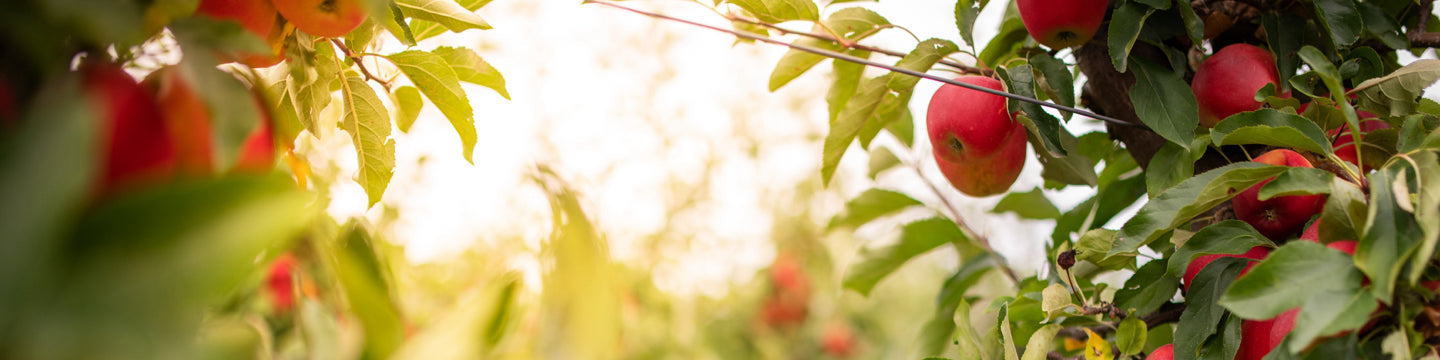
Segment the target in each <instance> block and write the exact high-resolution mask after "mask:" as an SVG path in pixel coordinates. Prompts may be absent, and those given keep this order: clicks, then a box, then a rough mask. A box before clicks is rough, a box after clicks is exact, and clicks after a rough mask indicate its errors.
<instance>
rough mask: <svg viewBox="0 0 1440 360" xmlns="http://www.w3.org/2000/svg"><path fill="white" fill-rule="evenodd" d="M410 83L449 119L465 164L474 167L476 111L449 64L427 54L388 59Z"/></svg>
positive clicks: (409, 54) (400, 55) (403, 53)
mask: <svg viewBox="0 0 1440 360" xmlns="http://www.w3.org/2000/svg"><path fill="white" fill-rule="evenodd" d="M387 58H389V59H390V61H391V62H393V63H395V67H397V68H399V69H400V72H402V73H405V77H408V78H410V82H411V83H413V84H415V87H417V88H419V89H420V93H422V94H425V97H426V98H429V99H430V103H432V104H435V107H438V108H440V112H441V113H443V114H445V118H447V119H450V125H451V126H453V127H454V128H455V134H457V135H459V136H460V152H461V154H462V155H464V156H465V161H468V162H470V163H471V164H474V163H475V160H474V158H473V157H474V153H475V143H476V142H477V141H478V140H477V135H476V134H475V111H474V110H472V109H471V108H470V100H469V97H467V96H466V95H465V89H461V88H460V79H459V77H457V76H456V75H455V70H454V69H451V68H450V64H449V63H447V62H446V61H445V59H444V58H442V57H440V56H439V55H435V54H432V53H428V52H424V51H417V50H411V51H405V52H401V53H396V54H390V55H389V56H387Z"/></svg>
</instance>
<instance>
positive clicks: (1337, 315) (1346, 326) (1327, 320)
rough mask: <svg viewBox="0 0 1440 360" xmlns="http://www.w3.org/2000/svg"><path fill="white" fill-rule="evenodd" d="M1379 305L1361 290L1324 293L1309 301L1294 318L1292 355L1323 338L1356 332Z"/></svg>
mask: <svg viewBox="0 0 1440 360" xmlns="http://www.w3.org/2000/svg"><path fill="white" fill-rule="evenodd" d="M1379 305H1380V303H1378V302H1376V301H1375V298H1374V297H1372V296H1370V293H1369V292H1367V291H1364V290H1363V289H1360V288H1355V289H1352V291H1324V292H1321V293H1319V294H1316V295H1314V296H1311V297H1310V300H1309V301H1307V302H1305V307H1304V308H1303V309H1302V310H1300V313H1299V314H1298V315H1296V318H1295V324H1294V325H1295V328H1294V330H1291V331H1290V336H1289V339H1287V340H1286V342H1288V343H1289V344H1290V345H1289V346H1290V347H1289V350H1290V352H1291V353H1299V352H1301V351H1302V350H1304V349H1305V348H1308V347H1309V345H1310V344H1311V343H1313V342H1315V340H1317V339H1319V338H1320V337H1322V336H1331V335H1335V334H1338V333H1339V332H1341V331H1348V330H1356V329H1359V328H1360V327H1361V326H1363V325H1365V322H1366V321H1368V320H1370V313H1371V312H1372V311H1375V308H1376V307H1377V306H1379Z"/></svg>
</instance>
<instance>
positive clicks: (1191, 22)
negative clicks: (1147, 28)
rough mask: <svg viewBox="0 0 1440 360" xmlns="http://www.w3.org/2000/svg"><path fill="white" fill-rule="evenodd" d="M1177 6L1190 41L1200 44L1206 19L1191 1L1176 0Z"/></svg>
mask: <svg viewBox="0 0 1440 360" xmlns="http://www.w3.org/2000/svg"><path fill="white" fill-rule="evenodd" d="M1175 7H1176V9H1177V10H1179V11H1180V20H1181V21H1183V22H1185V34H1186V35H1188V36H1189V37H1190V42H1191V43H1194V44H1199V43H1200V42H1201V41H1202V40H1204V39H1202V37H1204V36H1205V21H1204V20H1200V15H1198V14H1196V13H1195V9H1194V8H1193V7H1191V5H1190V2H1189V1H1186V0H1175ZM1281 81H1282V82H1283V81H1284V79H1281Z"/></svg>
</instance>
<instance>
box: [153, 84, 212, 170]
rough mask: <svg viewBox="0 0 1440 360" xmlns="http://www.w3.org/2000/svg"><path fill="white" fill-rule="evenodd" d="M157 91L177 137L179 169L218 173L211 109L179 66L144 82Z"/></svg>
mask: <svg viewBox="0 0 1440 360" xmlns="http://www.w3.org/2000/svg"><path fill="white" fill-rule="evenodd" d="M143 85H145V87H147V88H149V90H150V91H152V92H153V93H154V94H155V97H156V101H157V102H158V103H159V104H160V109H161V110H160V111H161V114H162V116H163V118H164V119H165V126H166V128H168V129H169V131H170V136H171V138H173V139H175V151H176V154H175V160H176V164H175V165H176V168H177V169H176V170H177V172H178V173H179V174H180V175H183V176H190V177H205V176H209V175H210V174H212V173H213V172H214V164H213V161H212V160H211V159H212V156H213V155H214V151H213V150H212V149H213V148H214V146H213V144H212V140H211V136H212V135H211V131H210V109H209V108H208V107H206V105H205V101H204V100H203V99H201V98H200V95H199V94H196V93H195V90H194V89H192V88H191V87H190V84H189V83H188V82H187V81H186V80H185V79H184V76H182V75H181V72H180V70H179V69H178V68H174V67H167V68H162V69H160V70H156V71H155V72H153V73H151V74H150V76H149V77H147V78H145V81H144V82H143Z"/></svg>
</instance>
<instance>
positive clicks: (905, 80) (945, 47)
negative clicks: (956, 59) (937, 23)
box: [887, 38, 960, 93]
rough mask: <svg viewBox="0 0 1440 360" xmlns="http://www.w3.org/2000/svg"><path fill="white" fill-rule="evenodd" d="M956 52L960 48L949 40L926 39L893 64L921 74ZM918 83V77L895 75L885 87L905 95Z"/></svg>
mask: <svg viewBox="0 0 1440 360" xmlns="http://www.w3.org/2000/svg"><path fill="white" fill-rule="evenodd" d="M957 51H960V48H959V47H957V46H955V43H953V42H950V41H949V40H944V39H935V38H930V39H926V40H925V41H921V42H920V44H918V45H915V50H912V51H910V53H909V54H905V57H903V58H901V59H900V62H898V63H895V67H898V68H902V69H908V70H915V71H917V72H922V73H923V72H926V71H929V70H930V68H931V67H933V66H935V63H937V62H940V60H941V59H944V58H945V56H946V55H950V54H953V53H955V52H957ZM919 81H920V78H918V77H914V76H910V75H895V76H891V77H890V83H889V84H887V86H889V87H890V90H893V91H895V92H898V93H906V92H909V91H912V90H914V89H915V83H917V82H919Z"/></svg>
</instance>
